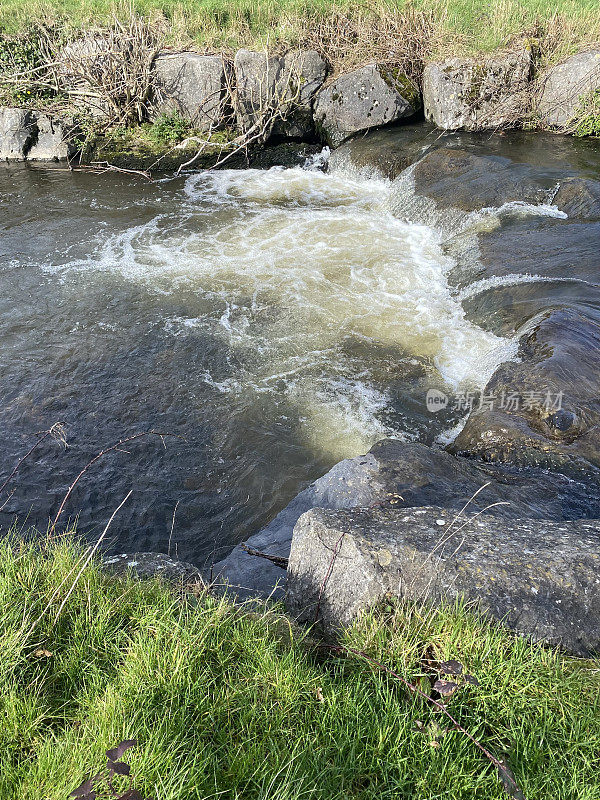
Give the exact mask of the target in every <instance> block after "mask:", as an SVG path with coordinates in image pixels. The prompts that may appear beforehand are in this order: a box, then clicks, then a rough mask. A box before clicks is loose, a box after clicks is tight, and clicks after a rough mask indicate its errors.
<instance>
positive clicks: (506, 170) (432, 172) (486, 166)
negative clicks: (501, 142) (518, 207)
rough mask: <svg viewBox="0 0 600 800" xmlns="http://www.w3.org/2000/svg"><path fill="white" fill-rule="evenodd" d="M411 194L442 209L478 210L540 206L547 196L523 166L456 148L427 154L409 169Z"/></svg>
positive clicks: (447, 148)
mask: <svg viewBox="0 0 600 800" xmlns="http://www.w3.org/2000/svg"><path fill="white" fill-rule="evenodd" d="M411 170H412V173H411V177H412V180H413V182H414V188H415V192H416V193H417V194H419V195H421V196H423V197H427V198H429V199H431V200H433V201H434V202H435V204H436V205H437V206H438V207H440V208H443V209H448V208H459V209H461V210H462V211H467V212H469V211H479V210H480V209H482V208H490V207H494V206H496V207H498V206H501V205H502V204H503V203H508V202H511V201H519V202H526V203H540V202H542V201H543V200H544V198H545V195H546V194H547V191H548V188H549V185H548V186H546V187H545V186H544V185H543V184H542V183H540V181H539V180H538V179H537V178H536V176H535V175H533V174H532V170H531V168H530V167H529V166H528V165H527V164H517V163H515V162H513V161H511V160H510V159H508V158H505V157H502V156H494V155H491V156H484V155H478V154H477V153H471V152H469V151H468V150H464V149H462V148H459V147H450V146H441V147H436V148H435V149H432V150H430V151H429V152H427V153H426V154H425V155H424V156H423V157H422V158H421V159H420V160H419V161H417V162H416V164H414V165H413V167H412V168H411Z"/></svg>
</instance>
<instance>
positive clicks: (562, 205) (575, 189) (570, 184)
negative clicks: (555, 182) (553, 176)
mask: <svg viewBox="0 0 600 800" xmlns="http://www.w3.org/2000/svg"><path fill="white" fill-rule="evenodd" d="M553 202H554V204H555V205H556V207H557V208H558V209H560V210H561V211H564V213H565V214H567V215H568V216H569V218H577V219H586V220H600V181H594V180H589V179H588V180H586V179H585V178H566V179H565V180H563V181H561V182H560V187H559V190H558V192H557V193H556V195H555V197H554V201H553Z"/></svg>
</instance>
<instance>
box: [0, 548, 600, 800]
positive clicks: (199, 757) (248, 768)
mask: <svg viewBox="0 0 600 800" xmlns="http://www.w3.org/2000/svg"><path fill="white" fill-rule="evenodd" d="M83 555H84V554H83V551H82V549H80V547H79V546H78V545H77V544H76V543H75V540H74V539H70V538H67V539H65V538H64V537H62V538H61V540H60V541H59V543H57V542H56V541H55V542H54V543H52V542H43V541H42V542H38V543H37V544H35V545H32V544H25V543H23V542H15V541H13V542H12V543H10V542H9V541H7V540H4V542H3V543H2V544H1V545H0V597H1V601H2V609H3V613H2V615H1V616H0V641H1V642H2V647H1V648H0V669H1V670H2V676H3V677H2V680H3V684H4V686H5V688H6V691H5V692H4V693H3V695H2V701H1V704H2V711H3V718H4V725H3V726H2V731H1V732H0V742H1V744H2V746H1V747H0V766H1V770H0V796H2V798H3V800H12V799H13V798H14V800H16V799H17V798H18V800H34V798H35V800H37V798H39V797H40V796H43V797H44V798H46V800H63V798H64V797H66V796H67V795H68V794H69V793H70V792H72V791H73V790H74V789H76V787H77V786H79V785H80V783H81V782H83V781H84V780H86V779H87V778H89V777H90V776H92V775H95V774H97V773H98V772H99V771H100V770H101V769H102V767H103V766H104V764H105V763H106V756H105V751H106V750H108V749H109V748H113V747H115V746H117V745H118V744H119V743H120V742H121V741H122V740H128V739H133V740H136V741H137V745H136V746H135V747H132V748H130V749H128V750H127V751H126V752H124V753H123V754H122V755H121V757H120V760H121V762H126V763H127V764H128V765H129V766H130V769H131V782H132V785H133V787H134V788H135V789H137V790H138V791H139V792H140V795H139V796H141V797H144V798H148V799H149V798H154V797H160V798H161V800H182V798H188V797H189V798H192V797H194V798H200V797H211V796H214V795H222V796H226V797H231V798H239V799H240V800H241V799H242V798H245V799H246V798H247V799H248V800H258V798H261V799H262V800H284V799H285V800H290V798H300V797H311V798H322V800H347V798H348V797H352V798H356V799H357V800H359V799H360V800H363V799H364V800H367V798H368V799H369V800H370V798H372V797H373V796H377V797H378V798H390V800H391V798H399V797H406V798H408V797H418V798H419V800H433V798H439V797H442V796H443V797H455V798H459V797H465V798H466V797H471V796H472V795H473V793H476V794H477V795H478V796H479V795H481V796H482V797H485V798H486V800H496V799H497V800H500V798H503V797H506V794H505V793H504V790H503V788H502V784H501V782H500V781H499V779H498V774H497V771H496V769H495V768H494V767H493V766H492V764H491V763H490V762H489V761H488V760H487V759H486V757H485V756H484V755H482V753H481V752H479V751H478V749H477V748H476V747H475V746H474V745H473V743H472V742H470V741H469V740H468V739H467V737H466V736H465V735H464V734H462V733H461V732H459V731H456V730H452V725H451V724H450V722H449V721H448V724H446V719H447V718H446V717H445V715H443V714H440V713H439V711H436V708H435V706H433V705H432V704H431V703H429V702H427V701H425V700H423V699H419V698H415V697H414V696H413V695H412V694H411V693H410V692H409V691H408V690H407V689H406V687H405V686H403V685H401V683H400V682H399V680H398V679H396V678H394V677H393V676H391V675H390V674H387V673H385V672H384V671H382V670H380V669H374V668H373V667H372V666H371V665H370V664H369V663H368V662H367V661H365V659H364V658H360V657H356V656H352V655H346V656H343V655H341V654H335V653H328V652H327V651H322V650H320V649H318V648H316V644H315V642H314V641H312V640H311V639H309V638H307V634H306V632H304V631H301V630H300V629H298V628H296V627H295V626H292V625H291V624H290V622H289V621H288V620H287V619H286V618H285V617H284V616H283V615H282V614H281V612H280V610H279V608H278V607H274V608H271V609H268V608H267V607H265V608H264V609H260V608H258V609H257V608H256V607H254V609H253V610H252V609H250V608H246V607H242V608H235V607H234V606H232V605H230V604H229V603H228V602H227V601H226V600H224V599H217V598H215V597H213V596H212V595H211V594H210V592H206V591H205V590H204V589H203V588H202V587H200V586H197V587H196V589H195V590H194V591H193V593H192V594H189V595H186V596H185V598H184V597H183V596H182V595H181V593H180V590H177V591H175V592H174V591H173V588H169V586H168V585H167V584H161V583H158V582H156V581H138V580H133V579H131V578H118V579H117V578H113V577H110V576H109V575H107V574H106V573H104V572H103V571H102V570H101V568H100V566H99V564H98V563H96V562H95V561H92V562H91V563H90V564H88V565H87V566H85V568H83V570H82V566H83ZM76 576H77V578H76ZM342 644H344V645H346V646H348V647H351V648H354V649H356V650H360V651H364V652H365V653H366V655H367V656H369V657H370V658H373V659H375V660H377V661H379V662H382V663H383V664H384V665H387V666H388V667H390V668H391V669H393V670H394V671H395V672H396V673H397V674H398V675H399V676H401V678H404V679H406V680H408V681H410V682H416V683H417V684H418V686H419V687H421V688H422V690H423V691H424V692H426V693H427V694H429V695H433V697H439V694H438V693H436V692H435V691H433V690H432V684H433V683H434V682H435V680H438V679H440V678H443V679H449V680H450V681H452V682H455V683H456V684H459V688H458V689H456V690H455V691H453V692H450V693H449V694H448V695H447V696H446V699H445V702H446V703H447V706H448V709H449V711H450V712H451V713H452V715H453V716H454V717H455V718H456V719H457V720H458V721H459V722H460V724H461V725H463V726H464V727H465V728H466V729H467V730H468V731H469V733H471V734H472V735H473V736H474V737H475V738H476V739H477V740H478V741H480V742H481V744H482V745H483V746H484V747H486V748H487V749H489V750H490V751H491V753H492V754H493V755H494V756H495V757H497V758H500V759H504V760H505V761H506V764H507V766H508V767H509V769H510V770H511V771H512V774H513V775H514V778H515V780H516V782H517V784H518V786H519V787H520V788H521V790H522V791H523V792H524V795H525V796H526V797H531V798H534V797H535V798H539V800H542V799H546V798H547V800H550V798H551V799H552V800H572V798H575V797H577V798H578V800H595V798H596V796H597V793H598V775H597V770H596V767H595V757H596V753H597V751H598V748H599V747H600V723H599V720H600V714H599V709H598V690H597V689H598V683H597V672H598V666H597V663H594V662H591V661H584V660H578V659H572V658H568V657H565V656H561V655H559V654H558V653H557V652H556V651H553V650H548V649H544V648H543V647H541V646H534V645H531V644H528V643H526V642H525V641H524V640H521V639H516V638H514V637H513V636H512V635H511V634H510V633H509V632H507V631H506V630H503V629H502V628H501V627H499V626H498V625H495V624H489V623H486V622H483V621H482V620H481V619H479V618H477V617H476V616H473V615H472V614H471V613H470V612H469V611H468V610H467V609H465V608H453V609H438V610H428V611H425V610H424V609H420V608H414V607H413V608H410V607H403V606H397V605H389V604H388V605H387V606H384V607H381V608H379V609H378V610H377V611H376V612H375V613H372V614H368V615H366V616H365V617H364V618H363V619H362V620H361V622H360V623H359V624H358V625H355V626H354V627H353V628H352V629H350V630H349V631H348V632H347V633H346V634H344V638H343V639H342ZM315 648H316V649H315ZM448 660H454V661H458V662H460V664H461V665H462V666H463V668H464V669H463V674H469V675H472V676H473V679H474V680H472V681H471V679H468V680H467V681H465V680H464V679H463V677H461V676H458V677H456V676H454V677H453V676H452V675H445V676H443V675H442V673H441V672H440V670H443V669H444V668H446V669H450V668H451V667H452V668H453V669H454V670H455V671H456V669H457V667H456V666H452V665H449V666H448V667H444V665H443V664H442V665H440V662H444V661H448ZM469 681H470V682H469ZM450 695H451V696H450ZM118 757H119V756H118V755H117V756H114V758H118ZM117 780H118V781H120V783H119V784H118V785H119V786H122V787H123V788H125V787H126V786H127V785H128V780H129V779H126V778H123V779H121V778H118V779H117ZM515 796H516V795H515Z"/></svg>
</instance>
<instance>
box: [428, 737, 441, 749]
mask: <svg viewBox="0 0 600 800" xmlns="http://www.w3.org/2000/svg"><path fill="white" fill-rule="evenodd" d="M429 746H430V747H435V748H436V749H437V748H438V747H439V746H440V743H439V742H438V740H437V739H432V740H431V741H430V742H429Z"/></svg>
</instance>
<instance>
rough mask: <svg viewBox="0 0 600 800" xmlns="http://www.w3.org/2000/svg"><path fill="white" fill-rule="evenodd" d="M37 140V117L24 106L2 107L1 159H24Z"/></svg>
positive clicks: (0, 112)
mask: <svg viewBox="0 0 600 800" xmlns="http://www.w3.org/2000/svg"><path fill="white" fill-rule="evenodd" d="M34 141H35V118H34V115H33V113H32V112H31V111H27V110H26V109H23V108H0V159H2V160H3V161H24V160H25V158H26V156H27V153H28V152H29V150H30V148H31V145H32V144H33V142H34Z"/></svg>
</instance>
